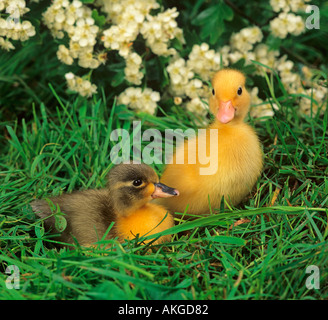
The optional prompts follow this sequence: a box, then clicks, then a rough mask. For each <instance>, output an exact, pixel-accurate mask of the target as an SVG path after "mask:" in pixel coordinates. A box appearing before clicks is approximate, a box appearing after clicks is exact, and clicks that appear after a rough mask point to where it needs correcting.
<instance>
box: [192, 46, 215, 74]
mask: <svg viewBox="0 0 328 320" xmlns="http://www.w3.org/2000/svg"><path fill="white" fill-rule="evenodd" d="M188 58H189V59H188V61H187V66H188V67H189V68H190V70H192V71H193V72H194V73H197V74H198V75H199V76H200V77H201V78H202V79H203V80H210V79H211V78H212V76H213V75H214V73H215V72H216V71H217V70H218V69H219V68H220V63H221V57H220V54H219V53H216V52H215V51H214V50H210V48H209V45H208V44H207V43H202V44H201V45H194V46H193V47H192V50H191V52H190V54H189V57H188Z"/></svg>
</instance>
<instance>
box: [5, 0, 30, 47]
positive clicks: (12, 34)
mask: <svg viewBox="0 0 328 320" xmlns="http://www.w3.org/2000/svg"><path fill="white" fill-rule="evenodd" d="M3 10H5V13H7V14H9V16H8V17H7V19H6V20H5V19H3V18H0V47H1V48H2V49H4V50H7V51H9V50H13V49H15V47H14V45H13V44H12V43H11V42H10V39H11V40H19V41H26V40H28V39H29V38H30V37H33V36H34V35H35V28H34V26H33V25H32V24H31V22H30V21H27V20H25V21H21V17H22V16H23V15H24V14H25V13H26V12H29V11H30V9H29V8H27V7H26V3H25V1H24V0H10V1H9V0H0V13H1V11H3ZM4 37H6V38H4Z"/></svg>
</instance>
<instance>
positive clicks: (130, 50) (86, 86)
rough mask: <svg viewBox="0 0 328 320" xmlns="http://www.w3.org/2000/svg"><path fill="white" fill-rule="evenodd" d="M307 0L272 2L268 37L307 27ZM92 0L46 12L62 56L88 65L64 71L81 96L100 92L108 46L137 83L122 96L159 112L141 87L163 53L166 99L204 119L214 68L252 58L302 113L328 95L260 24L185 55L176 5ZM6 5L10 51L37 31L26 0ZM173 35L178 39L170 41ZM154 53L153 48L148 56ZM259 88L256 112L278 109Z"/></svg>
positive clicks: (5, 43)
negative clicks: (96, 81) (149, 65)
mask: <svg viewBox="0 0 328 320" xmlns="http://www.w3.org/2000/svg"><path fill="white" fill-rule="evenodd" d="M33 1H34V2H38V1H39V0H33ZM309 1H310V0H293V1H290V0H270V6H271V8H272V11H273V12H275V13H276V14H275V17H274V18H272V19H271V21H270V23H269V31H270V32H271V35H273V36H274V37H277V38H281V39H284V38H286V37H288V36H289V35H293V36H299V35H300V34H302V33H303V32H305V24H304V22H303V20H302V17H301V16H300V15H298V12H299V11H304V10H305V8H306V3H307V2H309ZM87 3H88V2H86V1H83V2H82V0H52V3H51V5H50V6H49V7H48V9H47V10H46V11H45V12H44V13H43V21H44V23H45V25H46V26H47V27H48V28H49V30H50V31H51V33H52V35H53V37H54V38H56V39H57V40H58V42H59V45H58V50H57V57H58V59H59V60H60V61H61V62H62V63H64V64H66V65H73V64H74V63H75V62H76V64H77V65H78V66H80V67H81V68H84V69H91V71H89V72H88V75H87V76H85V77H78V76H76V75H74V74H73V73H72V72H69V73H67V74H66V75H65V78H66V80H67V85H68V88H69V89H70V90H72V91H76V92H78V93H80V94H81V95H82V96H85V97H90V96H91V95H92V94H94V93H95V92H96V91H97V87H96V86H95V85H93V84H92V83H91V82H90V77H91V75H92V70H93V69H97V68H99V67H100V66H101V65H102V64H105V63H106V61H107V53H108V52H109V51H111V50H114V51H116V52H117V54H118V55H119V56H120V57H122V58H123V59H124V61H125V67H124V78H125V80H126V81H127V82H128V83H129V84H130V85H134V86H140V87H128V88H126V90H125V91H123V92H122V93H121V94H120V95H119V102H120V103H124V104H126V105H127V106H128V107H130V108H132V109H134V110H136V111H144V112H148V113H150V114H154V113H155V110H156V107H157V102H158V101H159V100H160V95H159V93H158V92H154V91H152V90H151V89H150V88H147V87H145V88H144V89H141V86H142V87H144V84H145V80H144V74H145V68H144V67H145V65H144V63H143V61H144V59H148V58H149V59H153V58H154V57H156V56H162V57H165V59H161V64H164V63H165V68H166V71H167V74H168V76H169V84H168V86H167V87H166V88H163V90H164V92H163V97H171V98H173V101H174V103H175V104H176V105H179V106H181V107H182V108H185V109H186V110H188V111H190V112H192V113H194V114H196V115H198V116H199V118H204V119H206V118H207V117H206V115H207V112H208V106H207V105H206V103H204V101H207V100H208V97H209V95H210V87H209V85H208V82H209V81H210V80H211V78H212V77H213V75H214V73H215V72H216V71H217V70H219V69H220V68H221V67H229V66H231V65H233V64H235V63H237V62H238V61H240V60H241V59H244V61H245V65H249V64H251V63H252V61H253V60H254V61H257V62H259V63H260V64H255V68H256V71H255V74H256V75H260V76H261V75H262V74H263V72H267V73H268V72H269V73H270V72H272V71H274V72H277V73H278V75H279V77H280V79H281V82H282V84H283V85H284V86H285V89H286V91H287V93H288V94H293V95H294V97H300V98H299V101H300V110H301V111H303V112H305V113H309V110H310V108H311V107H312V108H314V109H315V108H317V106H319V105H321V103H322V101H323V100H324V99H325V97H326V96H327V92H326V91H327V90H326V89H325V88H323V87H322V86H320V85H319V84H317V83H313V81H312V80H311V79H312V74H311V71H310V70H307V72H305V73H304V74H303V76H302V75H301V74H300V73H299V72H296V70H295V69H296V68H297V67H299V66H295V65H294V62H293V61H291V60H289V59H288V57H287V55H284V56H281V53H280V52H279V50H273V49H271V48H270V46H269V42H266V41H265V40H266V39H264V36H263V33H262V31H261V29H260V28H259V27H258V26H249V27H246V28H243V29H241V30H240V31H239V32H235V33H233V34H232V35H231V37H230V40H229V43H228V44H226V45H224V46H222V47H221V48H217V49H216V50H214V49H211V48H210V46H209V45H208V44H207V43H201V44H195V45H194V46H193V47H192V48H191V51H190V53H189V55H186V56H183V55H182V54H180V53H179V52H178V51H177V50H176V47H174V45H176V44H179V45H180V46H181V45H184V44H185V40H184V35H183V31H182V29H180V28H179V27H178V24H177V21H176V19H177V17H178V15H179V12H178V11H177V9H176V8H169V9H166V10H164V9H163V8H162V7H161V5H160V4H159V3H158V2H157V0H111V1H109V0H95V1H94V2H93V6H97V7H98V8H99V11H97V12H94V11H92V10H91V6H90V5H88V4H87ZM3 10H6V14H8V15H9V17H8V18H7V20H4V19H2V18H0V47H1V48H3V49H5V50H8V51H9V50H11V49H14V46H13V44H12V43H11V40H21V41H25V40H27V39H28V38H29V37H31V36H33V35H34V34H35V29H34V27H33V26H32V24H31V23H30V22H28V21H20V18H21V17H22V15H24V14H25V13H26V12H28V11H29V9H28V8H26V4H25V1H24V0H10V1H9V0H0V12H1V11H3ZM97 10H98V9H97ZM99 14H100V16H99ZM103 14H104V15H105V17H104V16H102V15H103ZM100 21H101V23H100ZM104 25H105V26H106V27H105V28H104V27H103V26H104ZM174 39H176V40H177V41H172V40H174ZM142 41H143V42H144V44H145V46H146V53H145V55H142V56H141V55H140V52H139V51H138V47H140V46H139V44H138V42H142ZM136 50H137V52H138V53H137V52H136ZM150 51H151V53H152V54H149V52H150ZM184 52H185V51H184V50H182V53H184ZM262 65H265V66H267V67H268V68H263V67H262ZM303 69H304V68H303ZM164 73H165V71H164ZM304 79H305V80H304ZM258 91H259V90H258V88H256V87H255V88H253V90H252V92H251V97H252V106H253V107H252V109H251V114H252V115H253V116H254V117H261V116H265V117H268V116H272V115H273V113H274V112H273V110H274V109H277V108H278V107H277V106H276V105H272V104H271V103H269V102H268V101H263V100H262V99H260V98H259V97H258Z"/></svg>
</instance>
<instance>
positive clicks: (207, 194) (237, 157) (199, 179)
mask: <svg viewBox="0 0 328 320" xmlns="http://www.w3.org/2000/svg"><path fill="white" fill-rule="evenodd" d="M212 86H213V90H212V96H211V97H210V101H209V106H210V110H211V112H212V113H213V115H214V116H215V121H214V122H213V123H212V124H211V125H210V126H209V127H208V128H207V129H206V130H205V132H203V133H200V134H199V135H198V137H195V138H194V139H189V141H185V142H184V144H182V145H181V146H178V147H177V149H176V152H175V154H174V156H173V161H172V164H168V165H167V167H166V169H165V171H164V173H163V175H162V178H161V181H162V182H163V183H166V184H168V185H170V184H173V183H174V185H175V186H176V187H177V189H178V190H179V191H180V196H179V198H178V199H176V198H167V199H161V200H160V201H159V203H161V204H163V205H165V206H166V207H167V208H168V209H169V210H170V211H171V212H184V211H185V209H186V207H187V205H188V211H187V212H188V213H192V214H204V213H209V212H210V211H211V210H210V208H212V209H215V208H219V207H220V202H221V198H222V196H224V198H225V200H227V202H228V203H230V204H231V205H237V204H238V203H239V202H240V201H241V200H242V199H243V198H244V197H245V196H246V195H247V194H248V193H249V192H250V191H251V189H252V188H253V186H254V184H255V183H256V181H257V179H258V177H259V175H260V173H261V171H262V166H263V164H262V151H261V146H260V142H259V139H258V137H257V135H256V133H255V131H254V129H253V128H252V127H250V126H249V125H248V124H246V123H245V122H244V119H245V117H246V115H247V112H248V110H249V107H250V95H249V93H248V92H247V90H246V88H245V76H244V75H243V74H242V73H241V72H239V71H237V70H233V69H222V70H220V71H219V72H217V73H216V74H215V75H214V77H213V80H212ZM211 131H212V134H214V135H213V136H215V135H217V140H216V142H215V144H214V145H213V144H212V146H211V148H210V143H209V140H210V138H211ZM214 141H215V140H214ZM204 146H206V147H204ZM200 148H204V150H203V153H204V154H205V153H206V155H207V156H208V155H210V154H211V156H210V159H211V161H214V162H215V163H214V164H215V166H214V168H215V169H216V170H215V171H213V170H212V171H213V172H212V173H211V174H205V173H204V170H203V169H206V168H209V165H204V164H202V163H204V161H200V160H199V156H200V155H202V153H201V152H199V149H200ZM197 155H198V157H197ZM177 159H180V160H179V161H177ZM181 159H184V162H181ZM191 159H196V161H195V162H193V163H192V161H189V160H191ZM179 163H182V164H179ZM210 165H212V166H213V163H212V164H210ZM202 170H203V171H202Z"/></svg>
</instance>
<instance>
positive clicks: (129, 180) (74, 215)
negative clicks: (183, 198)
mask: <svg viewBox="0 0 328 320" xmlns="http://www.w3.org/2000/svg"><path fill="white" fill-rule="evenodd" d="M178 195H179V192H178V190H175V189H173V188H170V187H168V186H166V185H164V184H161V183H159V181H158V176H157V174H156V173H155V171H154V170H153V169H152V168H151V167H149V166H147V165H145V164H120V165H118V166H116V167H114V168H113V169H112V170H111V171H110V173H109V175H108V186H107V188H105V189H100V190H86V191H80V192H79V191H77V192H73V193H71V194H64V195H62V196H59V197H55V198H51V199H50V200H51V201H52V202H53V204H54V205H59V207H60V209H61V211H62V212H63V213H64V214H65V219H66V221H67V227H66V229H65V230H64V231H63V232H62V234H61V236H60V237H59V238H56V240H59V241H63V242H65V243H74V240H73V237H74V238H76V240H77V241H78V242H79V243H80V244H81V245H85V246H88V245H92V244H93V243H94V242H96V241H98V240H100V239H101V238H102V237H103V235H104V234H105V232H106V230H107V228H108V227H109V225H110V224H111V222H113V221H114V222H115V224H114V226H113V227H112V229H111V230H110V232H109V234H108V235H107V237H106V238H115V237H118V239H119V240H120V241H124V239H133V238H134V237H135V236H137V235H139V236H144V235H151V234H155V233H157V232H160V231H163V230H166V229H168V228H170V227H172V226H173V225H174V222H173V217H172V216H171V215H170V214H169V213H167V210H166V209H164V207H162V206H161V205H158V204H154V203H151V202H150V201H151V200H152V199H155V198H162V197H172V196H178ZM31 206H32V209H33V210H34V212H35V213H36V215H37V216H39V217H41V218H46V219H45V221H44V223H45V226H46V227H47V228H50V229H52V230H53V231H54V232H56V230H55V217H54V216H53V215H52V213H51V209H50V207H49V204H48V202H47V201H45V200H35V201H33V202H32V203H31ZM169 239H170V236H163V237H160V238H159V239H158V240H156V241H155V242H154V243H155V244H157V243H161V242H164V241H168V240H169Z"/></svg>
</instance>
